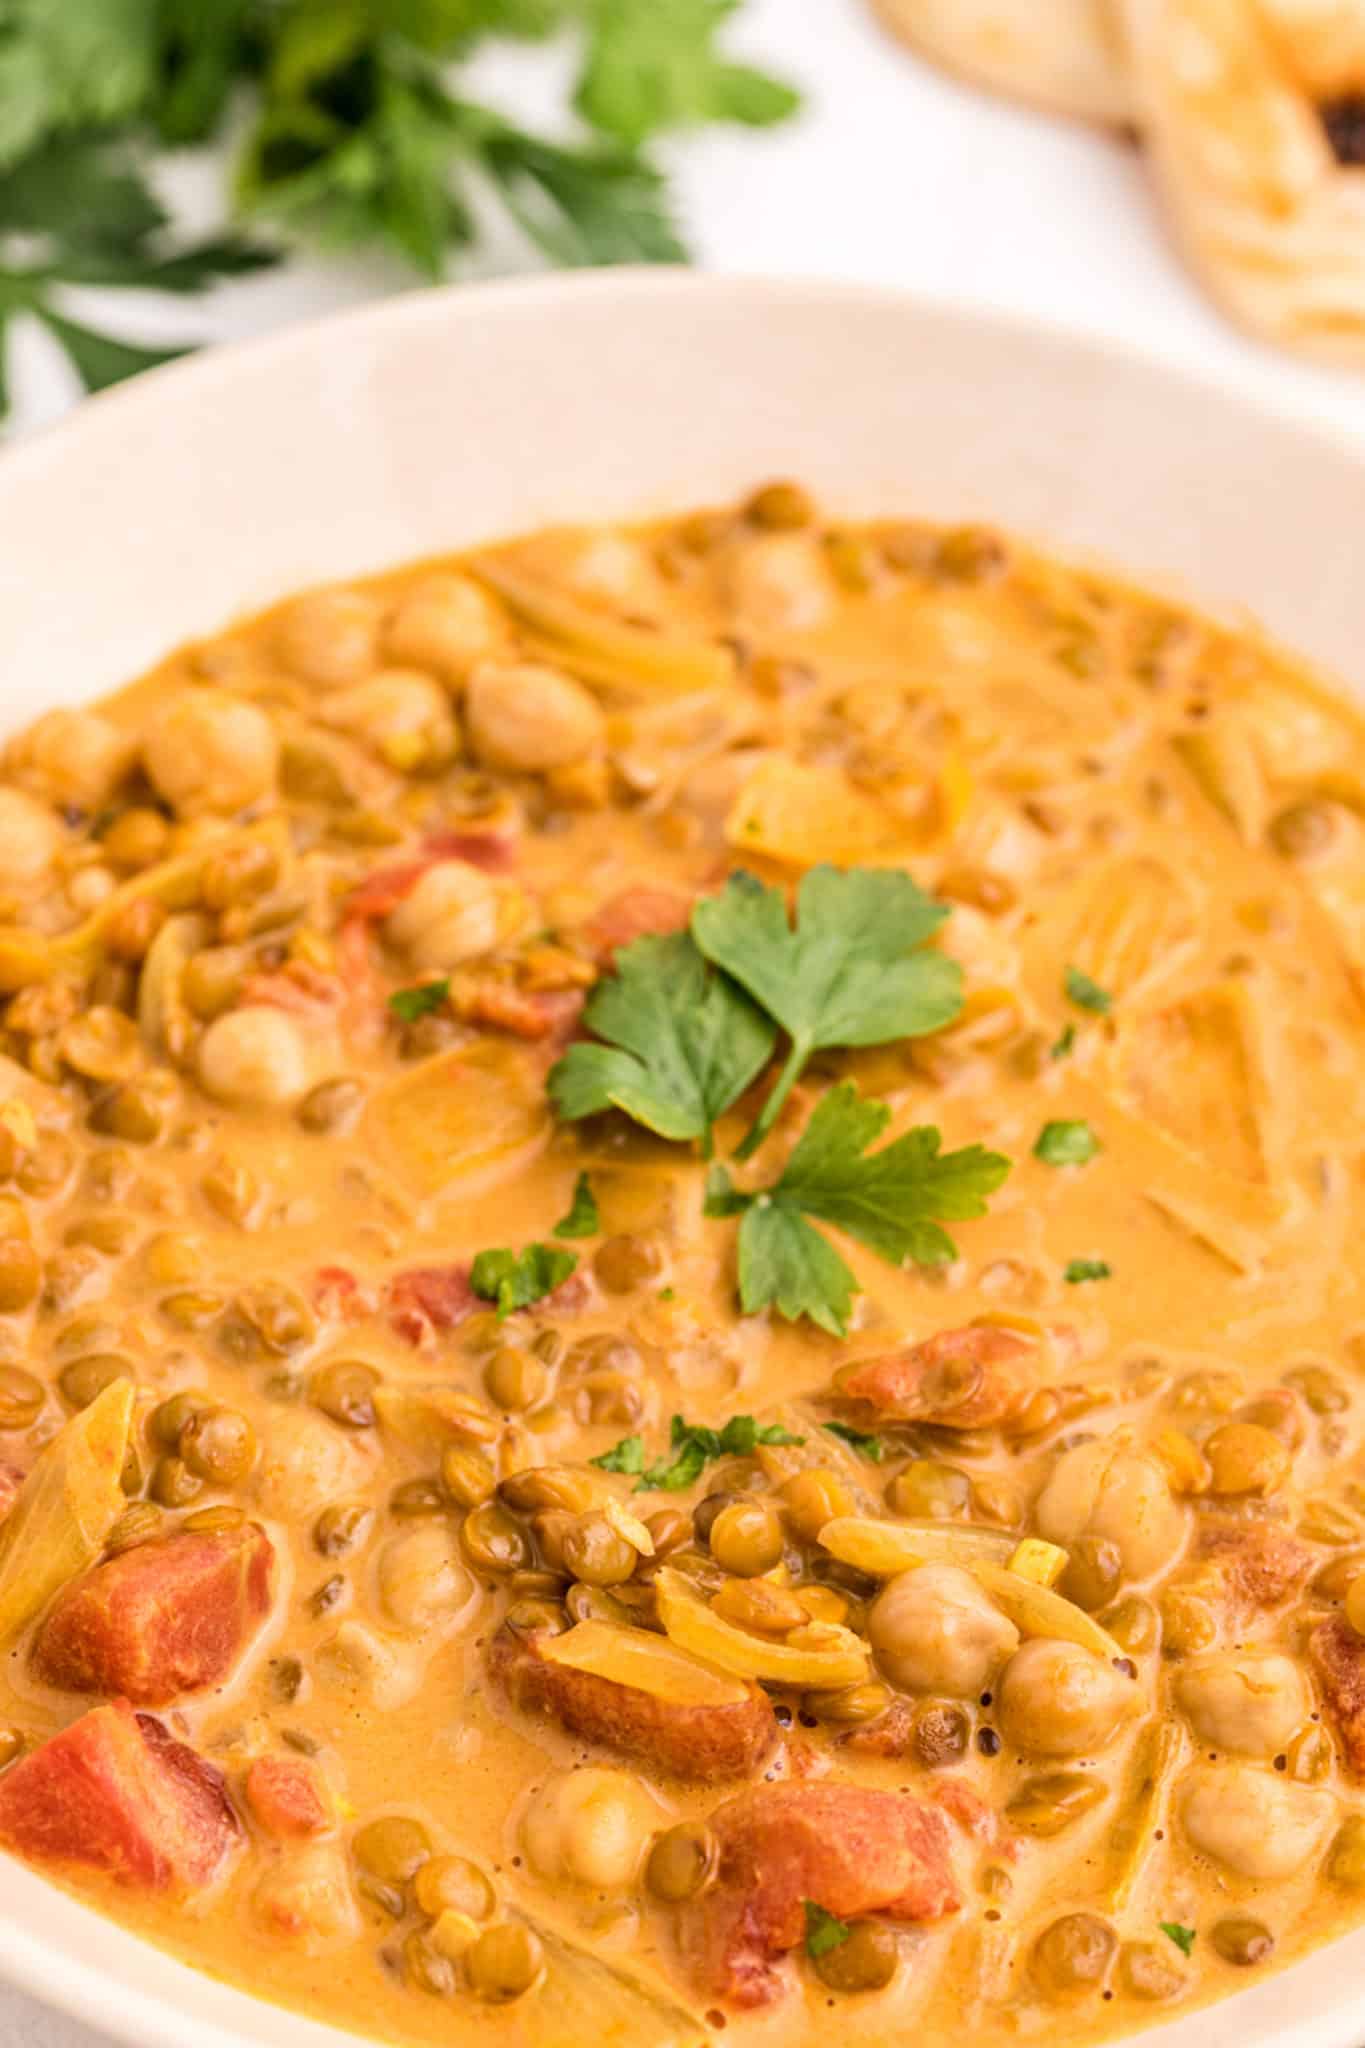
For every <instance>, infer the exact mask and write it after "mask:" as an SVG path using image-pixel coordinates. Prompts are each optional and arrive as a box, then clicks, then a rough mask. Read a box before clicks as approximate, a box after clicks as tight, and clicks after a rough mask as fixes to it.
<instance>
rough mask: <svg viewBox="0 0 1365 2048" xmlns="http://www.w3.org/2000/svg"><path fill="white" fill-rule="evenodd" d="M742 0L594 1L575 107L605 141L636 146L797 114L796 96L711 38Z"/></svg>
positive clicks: (776, 119) (762, 124)
mask: <svg viewBox="0 0 1365 2048" xmlns="http://www.w3.org/2000/svg"><path fill="white" fill-rule="evenodd" d="M738 4H739V0H646V4H644V5H643V6H642V5H641V4H640V0H595V5H594V6H593V7H592V9H591V22H592V28H591V35H590V38H589V48H588V54H587V61H586V65H585V68H584V72H583V76H582V79H581V81H580V83H579V87H578V93H577V98H576V100H575V105H576V106H577V107H578V110H579V112H580V113H581V114H583V115H585V116H586V118H587V119H588V120H589V121H591V122H592V124H593V126H594V127H595V128H597V129H600V130H601V131H602V133H603V134H606V135H614V136H616V137H617V138H618V139H619V140H620V141H621V142H624V143H627V144H629V145H632V146H635V145H638V144H639V143H641V142H643V141H644V140H645V139H646V138H647V137H648V136H650V135H653V134H655V133H657V132H658V131H659V130H661V129H667V128H692V127H698V126H700V125H701V124H703V123H705V122H708V121H739V122H743V123H744V124H745V125H746V126H749V127H764V126H767V125H768V124H769V123H771V122H774V121H784V120H786V118H787V117H788V115H789V114H792V113H794V112H795V111H796V108H797V107H798V105H799V104H800V98H799V95H798V94H797V93H796V92H795V91H793V89H792V88H791V87H790V86H788V85H783V84H782V83H781V82H780V81H779V80H777V79H774V78H769V77H767V76H766V75H765V74H764V73H762V72H760V71H754V70H751V69H750V68H749V67H748V66H747V65H743V64H732V63H730V62H729V61H728V60H727V59H726V58H725V57H724V56H723V55H721V54H720V53H719V52H718V51H717V49H716V47H715V44H716V37H717V35H718V34H719V32H720V30H721V29H722V28H723V27H724V25H725V23H726V22H727V21H728V20H729V19H730V17H731V16H732V15H733V14H734V13H735V11H736V9H737V7H738Z"/></svg>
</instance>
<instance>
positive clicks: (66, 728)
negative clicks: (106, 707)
mask: <svg viewBox="0 0 1365 2048" xmlns="http://www.w3.org/2000/svg"><path fill="white" fill-rule="evenodd" d="M12 751H13V755H14V758H15V765H16V767H17V768H18V769H19V773H20V777H21V779H22V780H23V781H24V782H26V783H27V784H28V785H29V786H30V787H31V788H32V789H33V790H35V791H36V792H37V793H38V794H40V795H42V796H45V797H47V798H48V800H49V801H50V802H52V803H55V804H74V805H75V806H76V807H77V808H78V809H79V810H82V811H97V810H99V809H100V807H101V806H102V805H104V804H107V803H108V801H109V799H110V797H111V796H112V795H113V794H114V791H115V790H116V789H117V788H118V786H119V784H120V783H121V782H122V781H123V779H124V777H125V776H126V775H127V774H128V772H129V770H130V769H131V767H132V765H133V761H134V759H135V757H136V754H137V742H136V740H134V739H133V738H132V737H131V735H130V734H128V733H126V732H125V731H124V730H123V729H122V727H121V726H117V725H115V724H114V723H113V721H112V719H108V718H105V717H104V716H103V714H102V713H101V712H98V711H65V710H62V711H48V712H45V713H44V715H43V716H42V717H41V718H40V719H39V720H38V721H37V723H36V724H35V725H31V726H30V727H29V729H28V731H27V732H26V733H24V734H22V735H21V736H20V738H19V739H18V740H16V741H15V743H14V748H13V750H12Z"/></svg>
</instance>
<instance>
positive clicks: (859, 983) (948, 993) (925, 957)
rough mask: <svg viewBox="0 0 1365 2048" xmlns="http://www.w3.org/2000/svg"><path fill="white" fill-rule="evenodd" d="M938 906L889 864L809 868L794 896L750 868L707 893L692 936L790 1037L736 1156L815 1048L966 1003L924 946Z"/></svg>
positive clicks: (767, 1125)
mask: <svg viewBox="0 0 1365 2048" xmlns="http://www.w3.org/2000/svg"><path fill="white" fill-rule="evenodd" d="M947 915H948V912H947V910H946V908H945V907H944V905H943V904H941V903H936V902H935V901H934V900H933V898H932V897H931V896H926V895H925V893H924V891H923V890H922V889H920V888H918V887H917V886H916V884H915V883H914V882H913V881H911V879H910V877H909V876H908V875H904V874H899V873H897V872H896V871H894V870H892V869H887V868H852V869H850V870H848V871H847V872H844V871H841V870H839V869H837V868H832V867H817V868H812V869H811V870H810V871H809V872H808V873H807V874H806V875H805V876H804V877H803V879H802V882H801V886H800V888H799V889H798V891H797V898H796V922H795V925H794V926H793V925H792V923H791V922H790V921H789V919H788V916H787V904H786V898H785V896H784V895H783V893H782V891H781V890H780V889H770V888H767V887H765V885H764V884H763V883H762V882H759V881H756V880H755V879H754V877H753V876H752V875H746V874H739V875H734V876H732V877H731V879H730V881H729V882H728V883H727V884H726V886H725V888H724V889H723V890H722V891H721V892H720V894H719V895H718V896H710V897H705V898H703V900H702V901H701V902H700V903H699V904H698V905H697V907H696V910H695V911H694V912H693V916H692V931H693V935H694V936H695V938H696V942H697V944H698V945H699V946H700V947H701V950H702V952H703V953H705V955H706V957H707V958H708V960H712V961H714V962H715V963H716V965H717V966H718V967H723V968H724V969H725V970H726V972H727V973H729V974H731V975H733V977H734V979H735V980H736V981H737V982H738V983H739V984H740V985H741V987H743V988H746V989H747V990H748V991H749V993H750V995H752V996H753V997H754V998H755V1000H756V1001H758V1002H760V1003H761V1004H762V1005H763V1007H764V1009H765V1010H766V1011H767V1012H768V1014H769V1015H770V1016H771V1017H774V1018H776V1020H777V1022H778V1023H779V1024H780V1025H781V1026H782V1028H783V1030H784V1031H785V1032H786V1033H787V1036H788V1037H789V1038H790V1040H791V1050H790V1052H789V1054H788V1056H787V1059H786V1062H785V1064H784V1066H783V1069H782V1073H781V1075H780V1077H779V1079H778V1082H777V1085H776V1086H775V1087H774V1089H773V1090H772V1093H771V1094H770V1095H769V1097H768V1099H767V1101H766V1103H765V1104H764V1106H763V1110H762V1113H761V1115H760V1116H759V1119H758V1121H757V1123H756V1124H755V1125H754V1128H753V1130H752V1131H751V1132H750V1134H749V1136H748V1138H747V1139H746V1140H745V1142H744V1144H743V1145H742V1146H741V1147H740V1153H739V1156H740V1157H741V1158H747V1157H748V1156H749V1154H750V1153H752V1152H753V1151H754V1150H755V1149H756V1148H757V1146H758V1145H760V1144H761V1143H762V1141H763V1139H764V1138H765V1137H766V1136H767V1134H768V1132H769V1131H770V1130H771V1129H772V1127H773V1124H774V1123H775V1121H776V1119H777V1117H778V1114H779V1113H780V1111H781V1108H782V1105H783V1103H784V1102H785V1101H786V1099H787V1097H788V1095H789V1093H790V1092H791V1089H792V1087H793V1086H794V1084H795V1083H796V1081H797V1080H798V1079H799V1077H800V1075H801V1072H802V1070H803V1069H804V1067H805V1065H806V1062H807V1061H808V1060H809V1058H810V1056H811V1054H812V1053H813V1052H815V1051H816V1050H817V1049H819V1048H820V1047H824V1046H864V1045H885V1044H888V1043H889V1042H890V1041H891V1040H893V1039H897V1038H918V1037H922V1036H924V1035H925V1034H926V1033H928V1032H931V1031H941V1030H942V1029H943V1027H944V1025H945V1024H951V1023H952V1021H953V1019H954V1018H955V1017H956V1016H957V1015H958V1013H959V1012H960V1010H961V1008H962V971H961V969H960V968H959V967H958V965H957V963H956V961H953V960H950V959H948V958H947V956H946V955H945V954H942V953H932V952H924V951H923V950H922V948H923V946H924V943H925V941H926V939H928V938H930V937H932V935H933V933H934V932H935V931H936V930H937V929H938V927H939V926H940V925H941V924H942V922H943V920H944V919H945V918H946V917H947Z"/></svg>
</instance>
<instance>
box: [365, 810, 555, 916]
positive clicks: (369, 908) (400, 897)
mask: <svg viewBox="0 0 1365 2048" xmlns="http://www.w3.org/2000/svg"><path fill="white" fill-rule="evenodd" d="M516 855H517V848H516V840H515V838H514V837H513V835H512V834H511V833H510V832H467V831H457V830H452V831H443V832H430V833H428V834H427V837H426V838H425V839H424V840H423V841H422V851H421V852H420V853H419V854H416V855H414V856H413V857H412V858H411V859H410V860H400V861H393V862H392V863H391V864H390V865H389V866H388V867H384V868H376V869H375V871H374V873H373V874H372V875H367V876H366V877H365V880H364V881H363V882H361V883H360V884H359V885H358V886H357V887H356V888H354V889H352V891H351V893H350V895H349V897H348V898H347V899H346V917H347V918H348V919H351V918H360V919H363V920H364V921H366V922H369V923H377V922H378V921H379V920H380V919H382V918H385V917H387V916H388V915H389V914H390V912H391V911H394V910H397V908H398V906H399V904H400V903H403V902H405V901H406V900H407V898H408V897H409V896H411V894H412V892H413V890H414V889H415V888H416V887H417V884H418V883H419V882H420V881H421V879H422V877H423V875H424V874H426V872H427V870H428V869H429V868H434V867H435V866H436V865H437V863H438V862H439V861H443V860H464V861H468V862H469V864H470V866H471V867H476V868H482V869H483V870H484V872H485V873H486V874H501V873H504V872H505V871H506V870H507V869H508V868H510V867H513V866H514V865H515V863H516Z"/></svg>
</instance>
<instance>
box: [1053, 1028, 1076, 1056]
mask: <svg viewBox="0 0 1365 2048" xmlns="http://www.w3.org/2000/svg"><path fill="white" fill-rule="evenodd" d="M1075 1049H1076V1027H1075V1025H1074V1024H1067V1025H1065V1026H1064V1027H1063V1028H1062V1030H1061V1031H1059V1032H1058V1034H1057V1036H1056V1038H1055V1039H1054V1040H1053V1041H1052V1044H1051V1045H1050V1046H1049V1047H1048V1049H1047V1056H1048V1058H1049V1059H1050V1060H1065V1059H1069V1058H1070V1057H1071V1054H1072V1053H1073V1052H1074V1051H1075Z"/></svg>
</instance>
